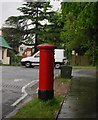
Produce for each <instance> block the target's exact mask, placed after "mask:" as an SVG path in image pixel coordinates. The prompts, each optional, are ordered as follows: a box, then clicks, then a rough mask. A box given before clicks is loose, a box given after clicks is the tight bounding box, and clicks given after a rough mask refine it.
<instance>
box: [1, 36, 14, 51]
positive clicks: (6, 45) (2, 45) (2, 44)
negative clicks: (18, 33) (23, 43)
mask: <svg viewBox="0 0 98 120" xmlns="http://www.w3.org/2000/svg"><path fill="white" fill-rule="evenodd" d="M0 46H1V47H4V48H8V49H12V48H11V47H10V46H9V45H8V43H7V42H6V40H5V39H4V38H3V37H2V36H0Z"/></svg>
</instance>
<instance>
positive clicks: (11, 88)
mask: <svg viewBox="0 0 98 120" xmlns="http://www.w3.org/2000/svg"><path fill="white" fill-rule="evenodd" d="M0 70H1V71H2V102H1V103H0V106H2V118H5V117H6V116H7V115H8V114H9V113H10V112H12V111H13V110H14V109H15V108H16V106H17V105H18V104H17V102H19V101H21V99H23V98H26V97H27V94H29V96H32V94H35V93H36V91H37V87H38V79H39V69H38V68H37V67H35V68H25V67H21V66H20V67H16V66H15V67H14V66H2V67H1V66H0ZM54 73H55V76H56V75H57V74H58V73H59V70H55V72H54ZM35 86H36V87H35ZM31 88H32V89H31ZM17 100H18V101H17Z"/></svg>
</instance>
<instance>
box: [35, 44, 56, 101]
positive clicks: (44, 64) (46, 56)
mask: <svg viewBox="0 0 98 120" xmlns="http://www.w3.org/2000/svg"><path fill="white" fill-rule="evenodd" d="M37 48H38V49H40V68H39V90H38V98H39V99H41V100H43V101H47V100H50V99H53V98H54V89H53V86H54V49H55V48H56V46H55V45H52V44H41V45H38V46H37Z"/></svg>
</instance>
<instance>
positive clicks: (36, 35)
mask: <svg viewBox="0 0 98 120" xmlns="http://www.w3.org/2000/svg"><path fill="white" fill-rule="evenodd" d="M49 4H50V2H39V1H38V0H37V1H36V2H26V3H24V4H23V7H19V8H18V10H19V11H20V12H21V13H22V14H23V15H21V16H17V17H14V19H13V20H14V21H15V20H17V24H18V25H19V26H21V27H20V30H21V31H22V32H21V33H22V36H23V38H24V39H23V41H25V42H29V43H31V44H35V52H36V51H37V48H36V46H37V45H38V44H39V43H40V42H41V41H39V40H40V37H41V35H42V34H44V33H45V28H46V26H47V24H43V25H42V24H41V21H43V20H45V19H46V20H49V19H51V17H52V16H53V14H54V12H53V11H51V6H50V5H49ZM12 18H13V17H10V18H8V20H7V22H10V23H11V21H12ZM15 18H16V19H15Z"/></svg>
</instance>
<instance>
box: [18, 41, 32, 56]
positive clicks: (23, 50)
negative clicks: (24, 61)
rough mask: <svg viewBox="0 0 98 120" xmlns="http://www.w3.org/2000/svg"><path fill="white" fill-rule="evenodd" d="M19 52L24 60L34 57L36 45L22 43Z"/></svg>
mask: <svg viewBox="0 0 98 120" xmlns="http://www.w3.org/2000/svg"><path fill="white" fill-rule="evenodd" d="M18 51H19V53H18V56H20V57H22V58H24V57H29V56H32V54H33V52H34V45H32V44H25V43H21V44H20V46H19V50H18Z"/></svg>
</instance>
